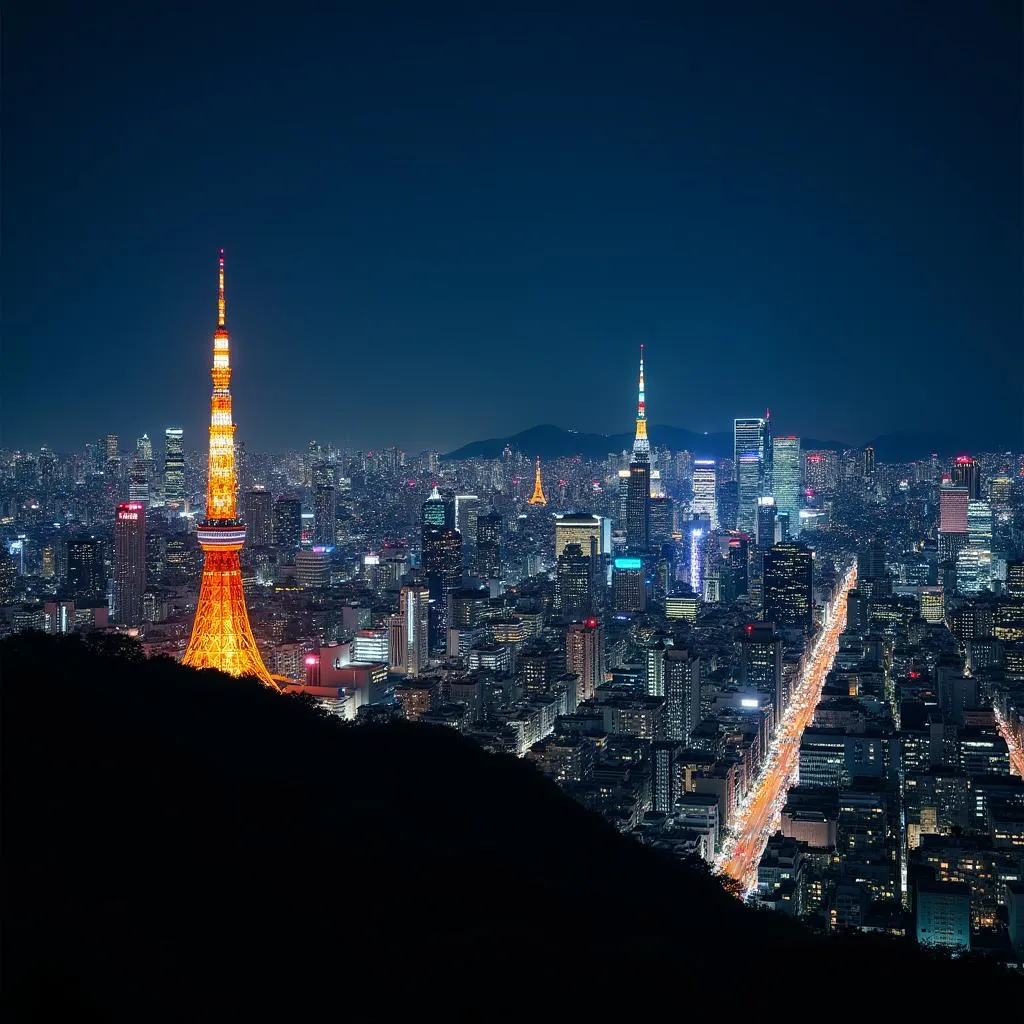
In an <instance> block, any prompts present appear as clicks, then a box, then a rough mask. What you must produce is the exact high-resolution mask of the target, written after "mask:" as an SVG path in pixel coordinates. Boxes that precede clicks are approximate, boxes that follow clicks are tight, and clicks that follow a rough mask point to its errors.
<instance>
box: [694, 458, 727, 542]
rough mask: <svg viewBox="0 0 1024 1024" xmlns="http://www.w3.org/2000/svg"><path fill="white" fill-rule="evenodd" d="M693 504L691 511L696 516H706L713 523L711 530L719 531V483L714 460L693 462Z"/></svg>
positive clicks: (695, 460) (696, 460)
mask: <svg viewBox="0 0 1024 1024" xmlns="http://www.w3.org/2000/svg"><path fill="white" fill-rule="evenodd" d="M692 483H693V503H692V504H691V506H690V511H691V512H693V514H694V515H696V516H706V517H707V518H708V519H709V520H710V522H711V529H712V530H717V529H718V528H719V526H720V523H719V521H718V481H717V474H716V471H715V460H714V459H694V460H693V476H692Z"/></svg>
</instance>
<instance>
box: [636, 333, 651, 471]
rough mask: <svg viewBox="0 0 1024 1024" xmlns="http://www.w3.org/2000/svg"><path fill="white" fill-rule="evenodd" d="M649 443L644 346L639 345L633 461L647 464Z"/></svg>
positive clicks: (649, 453)
mask: <svg viewBox="0 0 1024 1024" xmlns="http://www.w3.org/2000/svg"><path fill="white" fill-rule="evenodd" d="M650 457H651V443H650V441H648V440H647V403H646V399H645V398H644V346H643V343H642V342H641V344H640V390H639V394H638V396H637V403H636V436H635V437H634V438H633V461H634V462H648V461H649V460H650Z"/></svg>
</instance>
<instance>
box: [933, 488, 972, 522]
mask: <svg viewBox="0 0 1024 1024" xmlns="http://www.w3.org/2000/svg"><path fill="white" fill-rule="evenodd" d="M970 500H971V499H970V494H969V492H968V490H967V488H966V487H962V486H956V485H953V484H949V485H946V486H944V487H942V488H941V489H940V490H939V530H940V532H942V533H967V506H968V504H969V503H970Z"/></svg>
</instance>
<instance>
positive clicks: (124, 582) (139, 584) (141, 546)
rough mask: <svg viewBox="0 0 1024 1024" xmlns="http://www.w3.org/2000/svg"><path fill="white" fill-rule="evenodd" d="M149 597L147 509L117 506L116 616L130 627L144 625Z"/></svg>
mask: <svg viewBox="0 0 1024 1024" xmlns="http://www.w3.org/2000/svg"><path fill="white" fill-rule="evenodd" d="M145 593H146V506H145V505H143V504H142V502H140V501H130V502H127V503H125V504H123V505H118V506H117V519H116V520H115V522H114V614H115V617H116V619H117V621H118V622H121V623H123V624H124V625H126V626H140V625H142V598H143V595H144V594H145Z"/></svg>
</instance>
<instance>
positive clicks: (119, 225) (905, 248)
mask: <svg viewBox="0 0 1024 1024" xmlns="http://www.w3.org/2000/svg"><path fill="white" fill-rule="evenodd" d="M20 6H21V8H22V9H21V10H20V11H19V10H14V9H8V11H7V12H6V14H5V22H4V33H3V51H4V52H3V70H4V83H3V85H4V121H5V127H4V133H3V215H4V223H3V243H4V244H3V253H4V264H3V268H4V282H3V283H4V288H3V293H4V322H3V341H4V372H3V375H2V376H3V385H2V388H3V390H2V402H3V443H4V444H5V445H6V446H8V447H11V446H21V445H38V444H40V443H49V444H50V445H52V446H55V447H57V448H62V449H67V448H71V447H78V446H80V445H81V444H82V443H83V442H84V441H86V440H89V439H92V438H94V437H96V436H98V435H99V434H101V433H105V432H107V431H115V432H117V433H120V434H122V435H125V436H126V437H133V436H135V435H137V434H139V433H141V432H142V431H143V430H147V431H149V433H150V434H157V433H160V432H162V430H163V428H164V427H165V426H167V425H169V424H181V425H183V426H185V428H186V430H187V431H188V436H189V442H188V443H189V446H190V447H191V446H192V445H193V444H195V445H196V446H198V445H199V444H202V443H203V438H202V434H201V432H202V431H203V430H205V426H206V420H207V410H208V402H209V387H210V381H209V373H208V367H209V364H210V349H211V334H212V329H213V325H214V314H215V294H214V288H215V254H216V250H217V248H218V246H221V245H223V246H224V247H225V249H226V250H227V257H228V323H229V326H230V328H231V330H232V341H233V356H234V365H235V367H236V374H235V382H234V393H235V418H236V421H237V422H238V423H239V435H238V436H239V437H240V438H244V439H245V440H246V441H247V442H248V443H249V444H250V445H251V446H253V447H256V448H260V449H274V450H280V449H283V448H285V447H288V446H299V445H304V443H305V441H306V440H307V439H309V438H317V439H320V440H323V441H329V440H334V441H342V440H345V439H350V440H352V441H354V442H355V443H357V444H383V443H390V442H392V441H395V442H397V443H399V444H402V445H406V446H410V447H421V446H427V445H436V446H439V447H441V448H444V449H446V448H450V447H454V446H456V445H458V444H461V443H463V442H465V441H469V440H472V439H475V438H479V437H486V436H493V435H498V434H504V433H511V432H514V431H517V430H519V429H522V428H524V427H527V426H531V425H533V424H535V423H541V422H553V423H557V424H559V425H561V426H564V427H569V428H575V429H580V430H593V431H608V432H612V431H621V430H626V429H629V424H630V421H631V419H632V416H633V407H634V402H635V373H636V365H635V363H636V348H637V345H638V343H639V342H640V341H644V342H646V343H647V346H648V406H649V415H650V418H651V420H652V421H653V422H654V423H659V422H660V423H671V424H674V425H677V426H681V427H689V428H691V429H694V430H718V429H724V428H726V427H727V426H728V425H729V423H730V421H731V418H732V417H733V416H737V415H751V414H757V413H759V412H760V411H761V410H763V408H764V407H765V406H766V405H770V406H771V407H772V411H773V417H774V419H775V422H776V425H777V430H779V431H782V432H790V431H792V432H798V433H802V434H805V435H812V436H816V437H819V438H821V437H826V438H836V439H841V440H848V441H850V442H854V443H859V442H862V441H864V440H866V439H868V438H870V437H874V436H876V435H878V434H881V433H885V432H888V431H894V430H903V429H921V428H926V429H935V430H940V431H943V432H953V433H956V434H958V435H959V436H961V437H962V438H963V440H964V442H965V444H980V443H982V439H984V440H985V441H986V442H988V441H991V442H996V441H998V442H999V443H1001V444H1006V445H1010V444H1016V443H1018V442H1020V441H1021V440H1022V415H1024V413H1022V410H1024V399H1022V391H1021V378H1022V375H1024V356H1022V347H1024V346H1022V288H1021V283H1022V192H1021V175H1022V124H1021V119H1022V115H1021V107H1022V104H1021V88H1022V80H1021V16H1020V5H1019V4H1018V3H1016V2H1013V0H1005V2H978V3H974V4H964V3H960V2H958V3H943V2H938V0H933V2H927V3H925V2H921V3H898V2H894V0H888V2H869V0H865V2H858V3H856V4H840V3H820V2H811V0H808V2H806V3H792V2H790V3H787V2H785V0H783V2H782V3H778V4H765V3H750V4H743V3H736V2H733V3H728V4H722V3H713V2H709V3H703V4H702V3H697V2H693V3H686V4H678V5H673V7H681V8H683V9H684V10H685V12H686V13H683V14H678V13H677V14H665V15H662V16H657V15H654V14H649V15H646V16H634V17H625V16H619V17H603V16H599V15H596V14H589V15H575V16H573V15H567V16H563V17H553V16H536V15H524V14H517V13H509V14H506V15H502V16H498V15H486V16H481V15H476V14H462V15H453V16H450V17H448V16H444V17H442V16H434V17H427V16H423V15H420V16H412V15H409V14H408V13H403V12H402V10H401V8H399V7H397V6H391V7H388V6H387V5H383V4H381V5H372V4H371V5H365V6H367V7H368V8H369V9H371V10H373V11H374V12H375V13H374V14H372V15H358V16H355V15H353V16H349V15H346V14H333V15H331V14H312V13H308V14H305V15H300V14H296V15H295V16H294V17H291V18H287V19H286V18H284V17H282V16H280V15H278V16H276V17H272V16H260V15H259V14H252V13H249V14H246V13H245V10H246V7H245V5H237V4H235V3H233V2H223V3H218V4H213V3H211V4H203V5H191V4H188V3H185V4H174V5H164V4H136V5H126V4H100V5H99V9H97V8H96V7H94V6H92V5H87V4H85V5H83V4H77V3H76V4H71V3H66V4H50V3H46V2H45V0H39V2H37V3H34V4H22V5H20ZM315 6H319V5H312V6H311V7H310V8H309V10H310V11H312V10H313V9H314V8H315ZM323 6H327V5H323ZM429 6H432V5H416V6H415V8H413V9H420V10H422V9H424V8H425V7H429ZM474 6H478V5H467V10H470V9H471V8H472V7H474ZM479 6H481V7H482V8H483V9H486V10H496V9H497V7H496V6H495V5H489V4H484V5H479ZM625 6H626V5H623V8H625ZM630 6H632V5H630ZM258 8H259V5H256V9H258ZM301 8H302V5H299V6H298V7H297V8H296V10H299V9H301ZM249 9H250V11H251V10H252V9H253V7H252V6H251V5H250V7H249ZM282 9H284V8H278V10H282ZM510 10H513V9H512V8H510ZM378 12H379V13H378ZM655 440H656V438H655Z"/></svg>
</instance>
